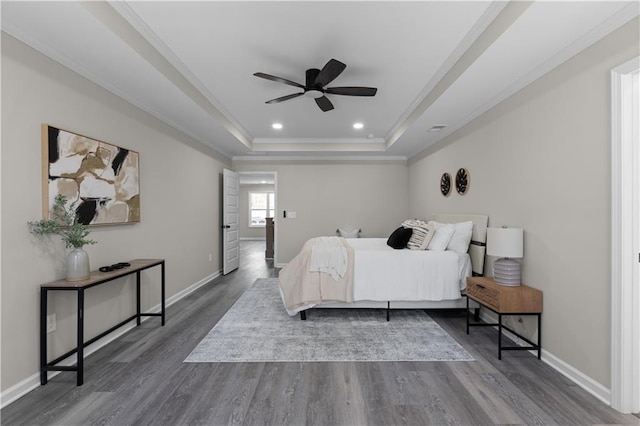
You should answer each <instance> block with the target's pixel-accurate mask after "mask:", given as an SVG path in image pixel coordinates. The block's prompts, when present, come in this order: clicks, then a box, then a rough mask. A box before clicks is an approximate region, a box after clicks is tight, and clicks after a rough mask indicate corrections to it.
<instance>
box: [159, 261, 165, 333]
mask: <svg viewBox="0 0 640 426" xmlns="http://www.w3.org/2000/svg"><path fill="white" fill-rule="evenodd" d="M160 269H161V270H162V272H161V274H162V283H161V286H160V290H161V292H162V295H161V297H162V300H161V304H162V307H161V309H162V316H161V320H162V321H161V325H162V326H163V327H164V311H165V306H164V299H165V279H164V261H163V262H162V264H161V265H160Z"/></svg>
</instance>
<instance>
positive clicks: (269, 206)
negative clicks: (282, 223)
mask: <svg viewBox="0 0 640 426" xmlns="http://www.w3.org/2000/svg"><path fill="white" fill-rule="evenodd" d="M274 214H275V197H274V195H273V192H249V227H251V228H264V226H265V224H266V220H265V218H267V217H273V216H274Z"/></svg>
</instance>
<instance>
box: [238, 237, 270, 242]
mask: <svg viewBox="0 0 640 426" xmlns="http://www.w3.org/2000/svg"><path fill="white" fill-rule="evenodd" d="M240 241H267V239H266V237H240Z"/></svg>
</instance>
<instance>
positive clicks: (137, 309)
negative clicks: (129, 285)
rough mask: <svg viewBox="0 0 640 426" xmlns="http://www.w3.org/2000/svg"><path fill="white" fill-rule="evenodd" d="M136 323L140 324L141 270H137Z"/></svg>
mask: <svg viewBox="0 0 640 426" xmlns="http://www.w3.org/2000/svg"><path fill="white" fill-rule="evenodd" d="M136 325H140V271H138V272H136Z"/></svg>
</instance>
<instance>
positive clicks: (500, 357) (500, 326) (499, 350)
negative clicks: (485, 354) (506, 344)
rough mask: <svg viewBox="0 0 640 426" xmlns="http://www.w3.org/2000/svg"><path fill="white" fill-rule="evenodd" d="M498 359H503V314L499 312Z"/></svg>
mask: <svg viewBox="0 0 640 426" xmlns="http://www.w3.org/2000/svg"><path fill="white" fill-rule="evenodd" d="M498 359H502V314H498Z"/></svg>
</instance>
